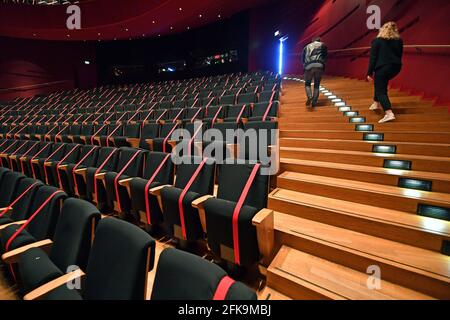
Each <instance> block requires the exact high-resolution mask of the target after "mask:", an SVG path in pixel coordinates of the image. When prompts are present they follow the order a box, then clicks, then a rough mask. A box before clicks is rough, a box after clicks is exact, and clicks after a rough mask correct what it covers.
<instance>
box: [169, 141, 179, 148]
mask: <svg viewBox="0 0 450 320" xmlns="http://www.w3.org/2000/svg"><path fill="white" fill-rule="evenodd" d="M167 143H168V144H169V145H170V146H171V147H172V149H175V147H176V146H177V144H178V141H175V140H169V141H167Z"/></svg>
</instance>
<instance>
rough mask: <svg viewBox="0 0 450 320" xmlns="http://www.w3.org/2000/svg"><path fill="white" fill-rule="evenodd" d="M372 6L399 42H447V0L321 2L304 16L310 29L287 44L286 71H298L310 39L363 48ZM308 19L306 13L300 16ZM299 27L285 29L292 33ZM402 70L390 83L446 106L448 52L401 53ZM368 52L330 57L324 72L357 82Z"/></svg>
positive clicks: (370, 34)
mask: <svg viewBox="0 0 450 320" xmlns="http://www.w3.org/2000/svg"><path fill="white" fill-rule="evenodd" d="M371 4H376V5H379V6H380V8H381V14H382V21H383V22H386V21H389V20H394V21H396V22H397V23H398V25H399V28H400V29H402V37H403V39H404V41H405V44H406V45H408V44H410V45H425V44H445V45H449V44H450V32H449V30H450V1H448V0H428V1H424V0H398V1H394V0H373V1H370V0H344V1H343V0H327V1H324V2H323V4H322V5H321V6H320V8H318V10H316V12H315V14H313V15H312V17H308V20H309V21H310V23H311V24H310V25H309V26H307V27H306V28H302V26H303V22H302V19H301V18H299V19H298V20H299V21H300V22H299V23H298V25H299V28H302V29H303V30H302V32H301V33H300V34H299V35H298V36H297V37H296V38H295V39H292V38H291V39H290V40H289V41H295V43H291V44H290V47H289V50H290V52H289V56H288V58H287V67H286V73H301V72H302V70H301V66H300V63H299V60H298V58H299V57H298V54H299V52H301V49H302V48H303V46H304V45H305V44H306V43H307V42H308V41H309V40H310V39H311V38H312V37H314V36H322V38H323V40H324V41H325V42H326V43H327V45H328V48H329V49H330V50H333V49H342V48H353V47H365V46H369V45H370V42H371V40H372V39H373V38H374V37H376V35H377V31H369V30H368V29H367V27H366V20H367V17H368V15H367V14H366V8H367V6H368V5H371ZM306 16H308V14H306ZM299 28H293V27H290V29H289V30H290V31H292V33H295V32H297V31H298V29H299ZM403 62H404V68H403V70H402V72H401V74H400V75H399V76H398V77H397V78H396V79H395V80H394V81H392V85H393V86H394V87H400V88H402V89H404V90H407V91H411V92H412V93H415V94H423V95H424V96H425V97H426V98H431V99H436V101H437V102H438V103H439V104H449V105H450V84H449V79H450V77H449V75H450V49H448V48H447V49H422V50H420V51H419V50H416V49H405V56H404V61H403ZM367 64H368V54H367V52H364V51H359V52H351V53H346V54H342V53H339V54H331V55H330V61H329V64H328V66H327V70H326V71H327V73H328V74H333V75H342V76H349V77H355V78H361V79H363V78H364V77H365V75H366V72H367Z"/></svg>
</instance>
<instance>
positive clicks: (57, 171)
mask: <svg viewBox="0 0 450 320" xmlns="http://www.w3.org/2000/svg"><path fill="white" fill-rule="evenodd" d="M79 146H80V145H79V144H77V145H76V146H74V147H73V148H72V150H70V151H69V153H67V154H66V155H65V156H64V157H63V158H62V159H61V160H60V161H59V162H58V163H57V164H56V174H57V175H58V184H59V187H60V188H61V189H62V188H63V185H62V183H61V174H60V172H59V167H60V166H61V164H62V163H63V161H65V160H66V159H67V158H68V157H69V156H70V154H71V153H72V152H74V151H75V150H76V149H78V147H79Z"/></svg>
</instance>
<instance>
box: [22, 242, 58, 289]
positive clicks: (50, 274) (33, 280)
mask: <svg viewBox="0 0 450 320" xmlns="http://www.w3.org/2000/svg"><path fill="white" fill-rule="evenodd" d="M19 270H20V276H21V280H22V285H23V289H24V292H30V291H32V290H34V289H36V288H38V287H40V286H41V285H43V284H45V283H47V282H49V281H51V280H53V279H56V278H58V277H60V276H62V275H63V272H62V271H61V270H59V269H58V268H57V267H56V266H55V264H54V263H53V262H52V261H51V260H50V258H49V257H48V255H47V254H46V253H45V252H44V251H43V250H42V249H40V248H32V249H29V250H27V251H25V252H24V253H23V254H22V255H21V256H20V259H19ZM64 271H65V270H64Z"/></svg>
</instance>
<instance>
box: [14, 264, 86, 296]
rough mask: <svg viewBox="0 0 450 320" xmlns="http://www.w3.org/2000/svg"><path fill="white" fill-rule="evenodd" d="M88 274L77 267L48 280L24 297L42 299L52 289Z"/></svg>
mask: <svg viewBox="0 0 450 320" xmlns="http://www.w3.org/2000/svg"><path fill="white" fill-rule="evenodd" d="M85 276H86V274H85V273H84V272H83V271H81V269H77V270H75V271H72V272H70V273H66V274H64V275H62V276H61V277H59V278H56V279H54V280H52V281H50V282H47V283H46V284H44V285H42V286H40V287H39V288H37V289H34V290H33V291H31V292H29V293H28V294H26V295H25V296H24V297H23V299H24V300H37V299H42V298H43V297H44V296H45V295H47V294H49V293H50V292H51V291H53V290H55V289H56V288H58V287H60V286H62V285H65V284H67V283H68V282H72V281H73V280H75V279H77V278H83V277H85Z"/></svg>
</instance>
